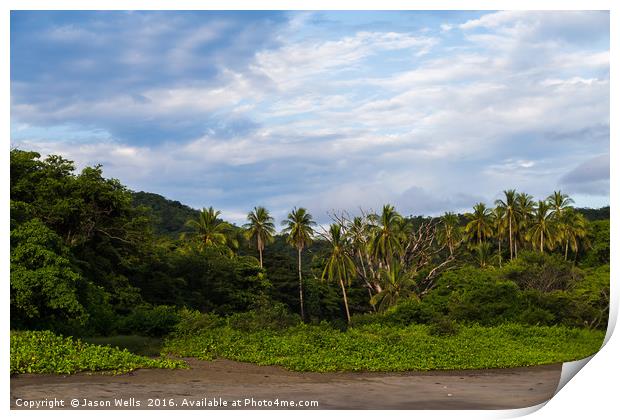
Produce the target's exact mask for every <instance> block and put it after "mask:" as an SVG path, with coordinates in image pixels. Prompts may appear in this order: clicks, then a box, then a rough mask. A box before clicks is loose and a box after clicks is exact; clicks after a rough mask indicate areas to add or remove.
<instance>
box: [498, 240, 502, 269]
mask: <svg viewBox="0 0 620 420" xmlns="http://www.w3.org/2000/svg"><path fill="white" fill-rule="evenodd" d="M498 242H499V253H498V255H499V267H500V268H501V267H502V238H499V241H498Z"/></svg>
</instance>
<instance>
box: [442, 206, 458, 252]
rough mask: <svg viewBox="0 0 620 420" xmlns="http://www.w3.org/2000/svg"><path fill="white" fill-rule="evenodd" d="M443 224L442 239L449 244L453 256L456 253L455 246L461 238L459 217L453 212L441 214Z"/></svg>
mask: <svg viewBox="0 0 620 420" xmlns="http://www.w3.org/2000/svg"><path fill="white" fill-rule="evenodd" d="M441 224H442V229H441V231H440V239H441V241H442V242H443V243H444V244H445V245H447V246H448V249H449V250H450V256H451V257H452V256H453V255H454V246H455V244H456V242H458V240H459V239H458V236H459V217H458V216H457V215H456V214H454V213H452V212H446V213H445V214H444V215H443V216H441Z"/></svg>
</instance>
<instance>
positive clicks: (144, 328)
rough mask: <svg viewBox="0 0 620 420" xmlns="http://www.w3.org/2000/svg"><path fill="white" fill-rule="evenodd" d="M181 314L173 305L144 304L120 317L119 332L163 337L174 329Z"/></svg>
mask: <svg viewBox="0 0 620 420" xmlns="http://www.w3.org/2000/svg"><path fill="white" fill-rule="evenodd" d="M178 322H179V315H178V313H177V311H176V309H175V308H174V307H172V306H166V305H158V306H153V307H150V306H142V307H138V308H136V309H135V310H134V311H133V312H131V313H130V314H129V315H127V316H125V317H124V318H122V319H120V321H119V323H118V327H117V328H118V332H119V333H121V334H141V335H147V336H150V337H162V336H164V335H166V334H169V333H171V332H172V331H174V328H175V326H176V325H177V323H178Z"/></svg>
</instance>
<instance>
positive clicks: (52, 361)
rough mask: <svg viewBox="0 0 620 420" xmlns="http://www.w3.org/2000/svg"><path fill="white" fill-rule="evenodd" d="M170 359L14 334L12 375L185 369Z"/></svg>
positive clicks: (46, 334)
mask: <svg viewBox="0 0 620 420" xmlns="http://www.w3.org/2000/svg"><path fill="white" fill-rule="evenodd" d="M184 367H187V365H186V363H185V362H183V361H180V360H171V359H150V358H147V357H144V356H137V355H135V354H132V353H130V352H129V351H127V350H119V349H118V348H112V347H110V346H97V345H92V344H85V343H84V342H82V341H81V340H79V339H77V340H74V339H73V338H71V337H63V336H60V335H55V334H54V333H52V332H50V331H19V332H11V373H12V374H13V373H62V374H70V373H77V372H82V371H89V372H95V371H105V372H111V373H126V372H131V371H132V370H135V369H140V368H170V369H173V368H184Z"/></svg>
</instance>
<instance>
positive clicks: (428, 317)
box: [385, 299, 440, 325]
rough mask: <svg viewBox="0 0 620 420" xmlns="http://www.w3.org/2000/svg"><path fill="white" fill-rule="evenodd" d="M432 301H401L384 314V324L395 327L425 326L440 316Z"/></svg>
mask: <svg viewBox="0 0 620 420" xmlns="http://www.w3.org/2000/svg"><path fill="white" fill-rule="evenodd" d="M433 303H434V302H433V301H432V299H426V300H422V301H420V300H418V299H406V300H402V301H401V302H399V303H398V304H396V305H395V306H393V307H391V308H390V309H388V310H387V311H386V313H385V322H387V323H392V324H395V325H410V324H426V323H429V322H432V321H433V320H434V319H435V318H437V317H438V316H440V313H439V311H438V309H437V308H436V307H435V305H433Z"/></svg>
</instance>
